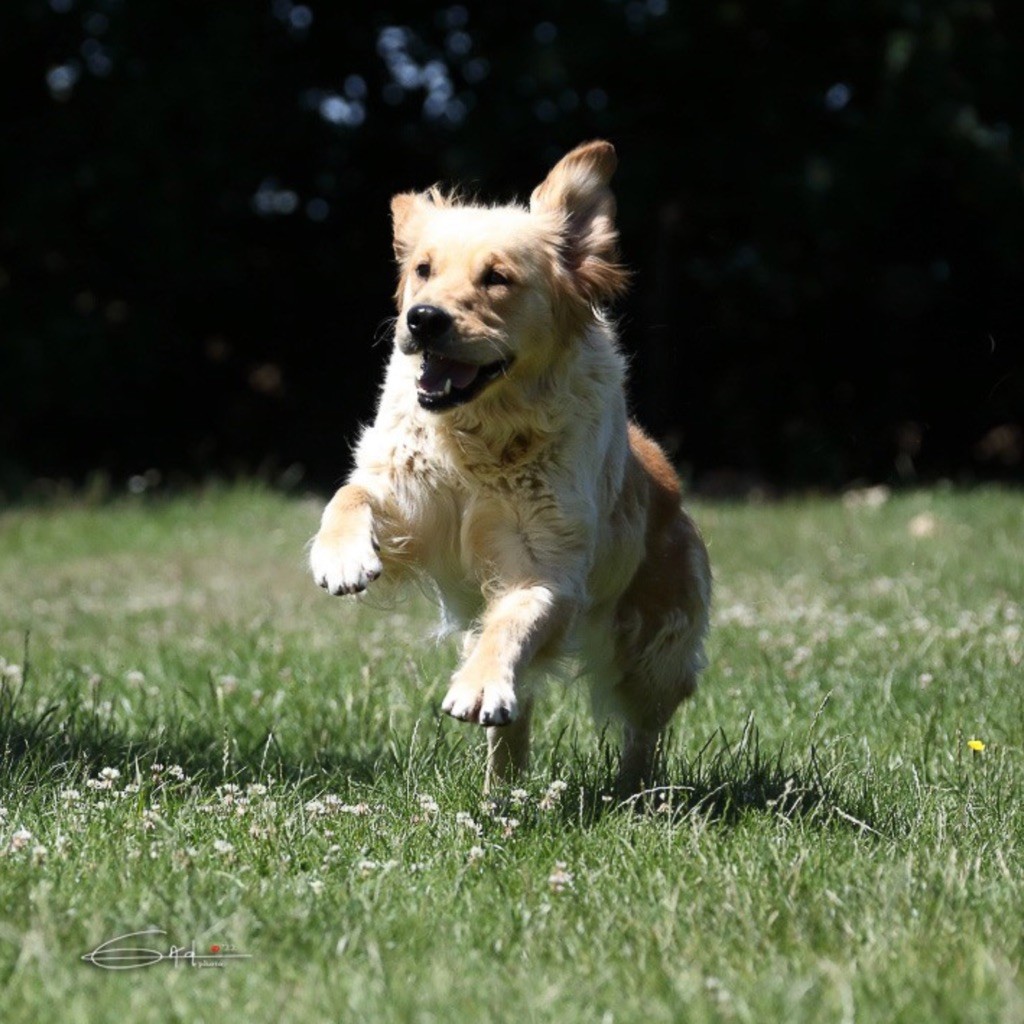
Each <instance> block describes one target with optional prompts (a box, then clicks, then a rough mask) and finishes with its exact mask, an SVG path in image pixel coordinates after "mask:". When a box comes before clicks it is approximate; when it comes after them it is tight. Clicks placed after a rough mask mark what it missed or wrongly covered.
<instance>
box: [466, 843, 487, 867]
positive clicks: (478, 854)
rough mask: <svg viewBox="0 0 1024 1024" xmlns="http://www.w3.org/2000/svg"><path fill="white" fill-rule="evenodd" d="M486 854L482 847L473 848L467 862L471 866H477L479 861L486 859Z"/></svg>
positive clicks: (470, 849)
mask: <svg viewBox="0 0 1024 1024" xmlns="http://www.w3.org/2000/svg"><path fill="white" fill-rule="evenodd" d="M484 853H485V851H484V848H483V847H482V846H471V847H470V848H469V854H468V856H467V858H466V860H467V862H468V863H469V864H476V863H477V861H481V860H483V859H484Z"/></svg>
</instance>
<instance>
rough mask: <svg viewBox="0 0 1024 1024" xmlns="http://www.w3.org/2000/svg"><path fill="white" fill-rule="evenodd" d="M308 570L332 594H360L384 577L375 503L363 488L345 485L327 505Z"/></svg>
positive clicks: (310, 556)
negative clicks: (374, 516)
mask: <svg viewBox="0 0 1024 1024" xmlns="http://www.w3.org/2000/svg"><path fill="white" fill-rule="evenodd" d="M309 566H310V568H311V569H312V570H313V578H314V579H315V580H316V582H317V583H318V584H319V585H320V586H321V587H323V588H324V590H326V591H328V593H331V594H357V593H359V592H360V591H362V590H365V589H366V588H367V586H368V585H369V584H370V583H372V582H373V581H374V580H375V579H376V578H377V577H378V576H379V575H380V574H381V569H382V566H381V561H380V545H379V544H378V542H377V535H376V531H375V529H374V521H373V502H372V499H371V497H370V495H369V493H368V492H367V491H366V490H365V489H364V488H362V487H359V486H357V485H356V484H346V485H345V486H344V487H342V488H341V489H340V490H339V491H338V492H337V494H335V495H334V497H333V498H332V499H331V500H330V502H328V504H327V508H325V509H324V514H323V518H322V519H321V521H320V531H319V533H317V535H316V538H315V539H314V541H313V547H312V549H311V551H310V553H309Z"/></svg>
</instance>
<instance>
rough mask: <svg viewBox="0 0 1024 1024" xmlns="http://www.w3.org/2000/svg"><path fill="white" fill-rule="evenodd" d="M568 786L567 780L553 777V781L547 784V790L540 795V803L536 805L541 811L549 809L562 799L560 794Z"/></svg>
mask: <svg viewBox="0 0 1024 1024" xmlns="http://www.w3.org/2000/svg"><path fill="white" fill-rule="evenodd" d="M568 788H569V783H568V782H563V781H562V780H561V779H555V781H554V782H552V783H551V785H550V786H548V790H547V792H546V793H545V794H544V796H542V797H541V800H540V804H539V805H538V806H539V807H540V809H541V810H542V811H550V810H551V809H552V808H553V807H555V806H556V805H557V804H558V802H559V801H560V800H561V799H562V794H563V793H564V792H565V791H566V790H567V789H568Z"/></svg>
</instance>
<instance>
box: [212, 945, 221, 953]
mask: <svg viewBox="0 0 1024 1024" xmlns="http://www.w3.org/2000/svg"><path fill="white" fill-rule="evenodd" d="M210 952H211V953H219V952H220V946H211V947H210Z"/></svg>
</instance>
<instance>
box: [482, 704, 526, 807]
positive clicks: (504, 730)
mask: <svg viewBox="0 0 1024 1024" xmlns="http://www.w3.org/2000/svg"><path fill="white" fill-rule="evenodd" d="M532 713H533V701H532V699H530V698H529V697H527V698H525V699H524V700H522V701H521V702H520V704H519V717H518V718H516V720H515V721H514V722H510V723H509V724H508V725H501V726H494V725H492V726H491V727H490V728H489V729H488V730H487V780H486V782H485V784H484V791H485V792H487V793H489V792H491V790H492V789H493V788H495V787H496V786H499V785H502V784H505V783H509V782H513V781H515V779H517V778H518V777H519V776H520V775H522V774H523V772H525V771H526V768H527V765H528V764H529V762H530V717H531V715H532Z"/></svg>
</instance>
